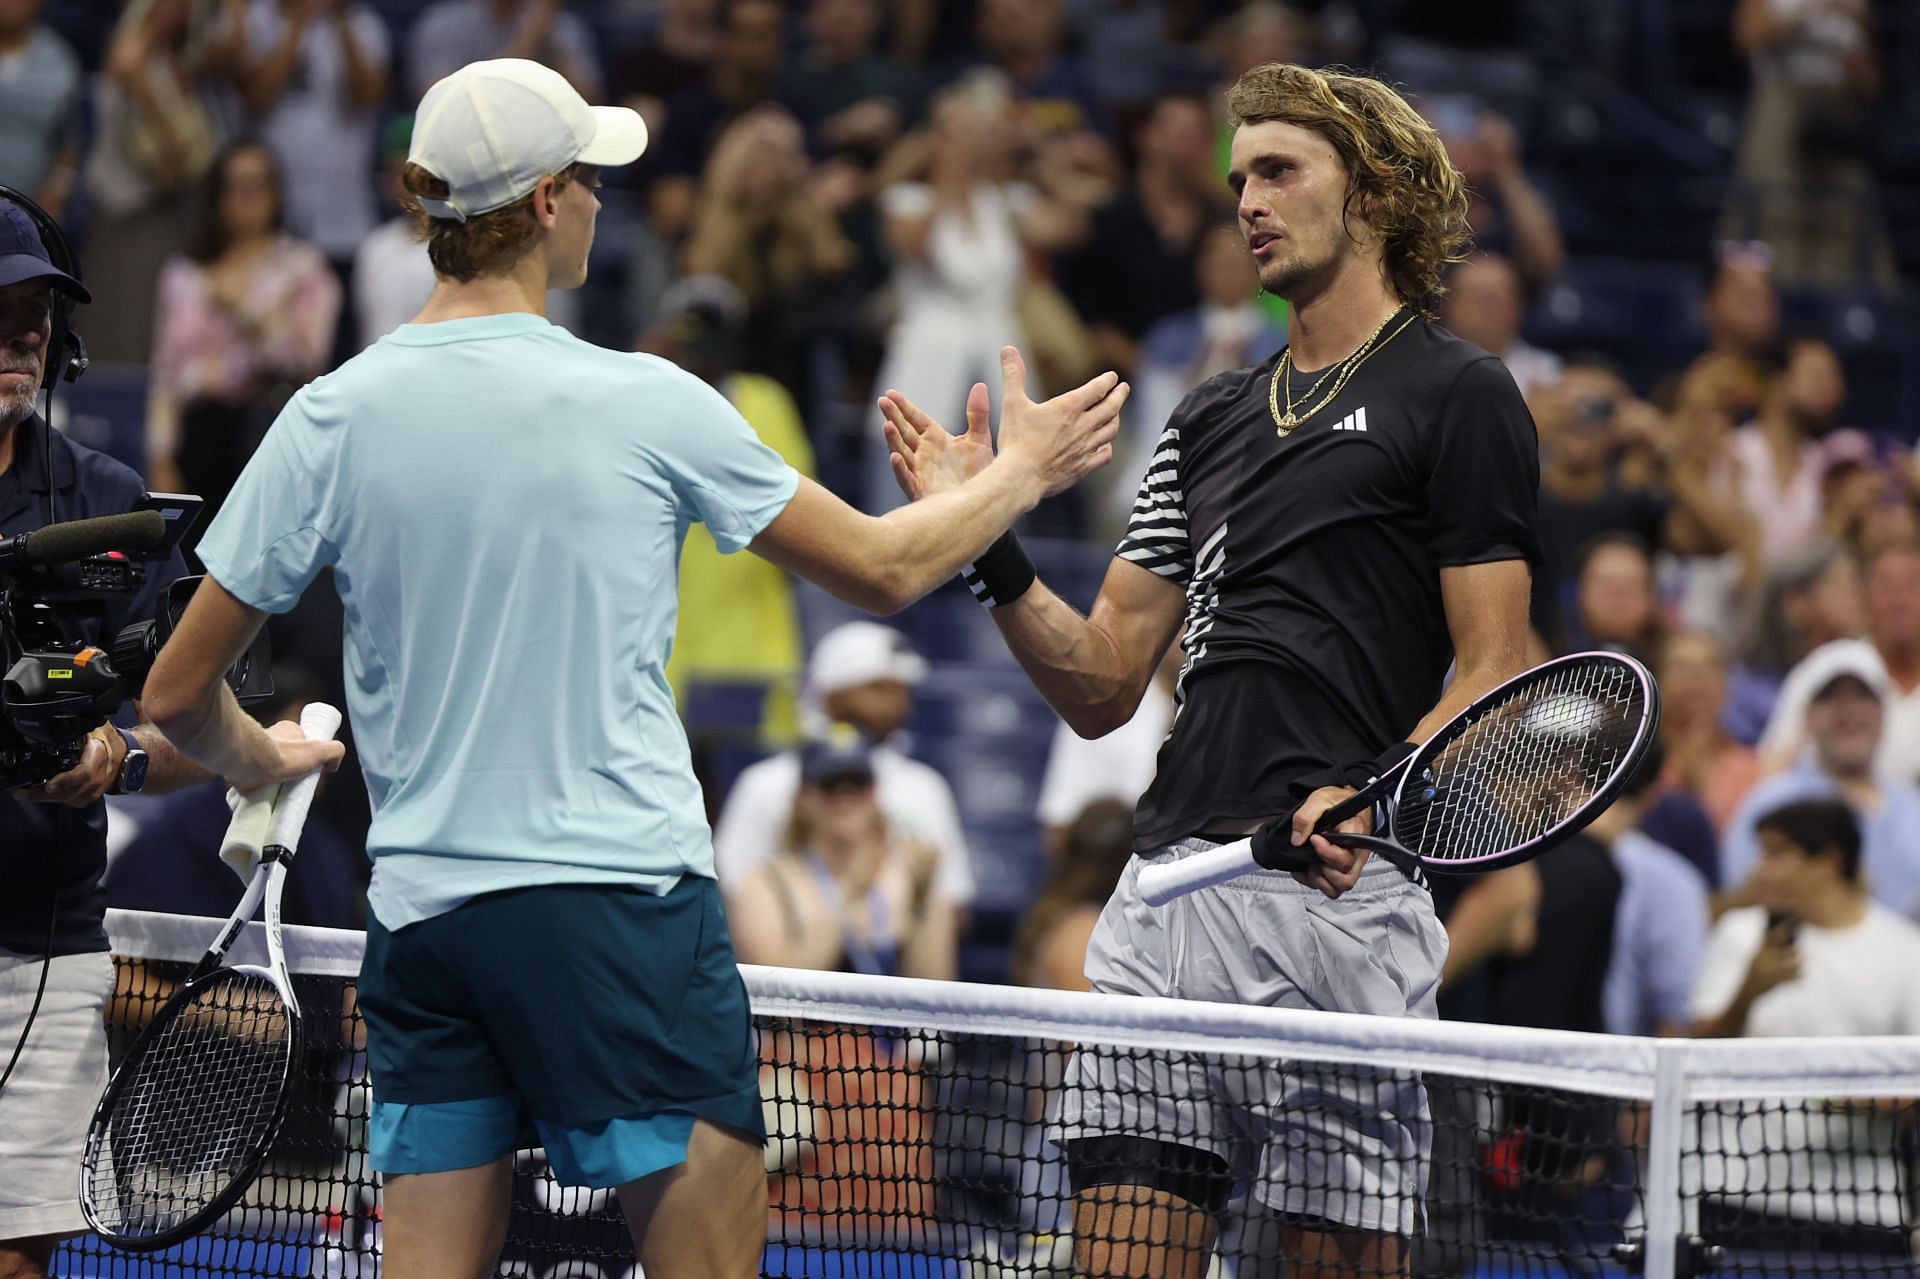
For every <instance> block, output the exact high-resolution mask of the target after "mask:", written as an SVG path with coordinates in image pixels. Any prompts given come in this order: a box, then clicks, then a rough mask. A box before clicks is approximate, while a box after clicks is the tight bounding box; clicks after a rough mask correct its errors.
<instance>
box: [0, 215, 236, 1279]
mask: <svg viewBox="0 0 1920 1279" xmlns="http://www.w3.org/2000/svg"><path fill="white" fill-rule="evenodd" d="M56 290H57V291H58V292H59V293H61V294H63V295H65V297H67V298H71V299H73V300H74V301H77V302H86V301H89V300H90V299H89V297H88V294H87V290H86V288H85V286H83V285H82V284H81V283H80V282H79V281H78V280H76V279H74V278H73V277H72V276H70V275H68V274H67V273H66V272H64V271H62V270H60V269H59V268H57V267H55V266H54V264H53V261H52V259H51V258H50V257H49V256H48V253H47V249H46V246H45V244H43V243H42V241H41V238H40V233H39V231H38V229H37V228H36V227H35V226H34V223H33V221H32V220H31V219H30V218H29V217H28V216H27V215H26V213H25V212H24V211H22V210H21V209H20V207H19V206H17V205H15V204H14V203H13V202H12V201H10V200H7V199H4V198H0V536H5V537H12V536H14V535H16V534H19V533H27V532H31V531H33V530H34V529H37V528H40V527H42V526H43V525H45V524H47V523H49V522H50V521H49V510H50V509H57V511H58V514H59V517H60V519H61V520H76V519H84V518H88V517H91V516H96V515H118V514H120V513H122V512H124V511H127V510H129V509H131V508H132V507H133V505H134V504H135V503H136V502H138V501H139V500H140V499H141V498H142V497H144V496H145V492H146V490H145V487H144V486H143V485H142V484H141V482H140V477H139V476H138V475H135V474H134V473H133V472H132V471H130V470H128V469H127V468H126V467H125V466H122V465H121V464H120V463H118V462H116V461H114V460H113V459H111V458H109V457H106V456H104V455H102V454H99V453H95V452H94V451H93V450H91V449H87V448H82V447H81V446H80V445H78V444H74V443H72V442H71V441H69V440H68V439H67V438H66V437H65V436H63V435H61V434H59V433H58V432H56V431H54V430H52V429H51V428H50V427H48V425H47V423H46V420H45V419H44V418H42V417H41V416H40V415H39V414H38V413H37V412H35V409H34V399H35V396H36V395H37V394H38V393H39V391H40V388H41V386H42V384H43V383H47V384H51V383H52V381H53V380H54V379H55V377H56V376H57V375H58V371H59V363H60V361H62V360H64V359H65V358H66V352H65V350H64V349H62V350H55V349H53V345H54V325H53V314H54V305H55V302H56V299H55V296H54V294H55V291H56ZM48 449H51V450H52V454H51V460H52V466H53V489H54V491H53V492H49V491H48V485H47V463H48V453H47V450H48ZM185 572H186V569H185V566H184V565H183V564H182V562H181V559H180V553H179V552H178V551H175V552H174V553H173V556H172V558H171V559H169V560H168V561H167V562H166V563H164V564H155V565H153V566H151V567H150V569H149V573H148V581H147V584H146V586H145V587H144V588H142V589H141V590H140V591H138V592H136V593H133V594H130V595H128V596H126V597H125V598H124V600H123V601H118V603H119V605H120V606H119V607H118V608H117V609H114V610H110V612H109V615H108V616H107V617H106V618H105V619H104V620H94V621H89V622H87V623H86V624H85V626H84V630H85V638H86V639H87V640H88V641H89V642H91V643H94V644H98V645H101V646H102V647H105V646H106V645H108V644H110V643H111V642H112V637H113V636H114V635H115V634H116V633H118V631H119V628H120V627H122V626H123V625H126V624H127V623H130V622H135V621H139V620H142V619H145V618H149V617H152V616H153V613H154V604H155V601H156V599H157V598H158V597H159V593H160V592H161V591H162V590H163V589H164V588H165V587H166V586H167V584H168V583H170V582H171V581H172V580H173V579H174V578H176V577H179V576H182V575H183V574H184V573H185ZM76 638H77V637H76ZM209 776H210V774H209V773H208V772H207V771H206V770H205V769H202V768H200V767H199V766H197V765H195V764H193V763H191V762H190V761H188V760H187V759H185V758H184V757H182V756H181V755H179V754H178V753H177V752H175V751H174V750H173V749H172V748H170V747H169V746H168V745H167V742H166V739H165V738H163V737H161V736H160V733H159V731H158V730H157V729H155V728H154V727H153V726H152V725H151V724H148V723H144V722H143V723H141V724H140V725H139V726H138V727H136V728H134V729H132V730H130V731H129V730H125V729H120V728H116V727H114V726H113V725H112V724H103V725H101V726H100V727H99V728H97V729H95V730H94V731H93V732H92V733H91V734H89V735H88V737H87V740H86V745H85V749H84V751H83V753H82V754H81V756H80V761H79V763H77V764H75V765H74V766H73V767H72V768H70V769H68V770H66V771H65V772H62V773H60V774H58V775H57V776H54V777H52V778H50V779H48V780H47V782H46V783H45V784H43V785H40V786H33V787H25V788H21V789H17V790H13V791H10V792H4V793H0V885H4V888H3V889H0V1074H4V1073H5V1071H6V1068H7V1062H8V1060H9V1059H10V1058H13V1056H14V1053H15V1051H16V1045H17V1046H18V1052H19V1056H18V1058H17V1060H15V1061H14V1062H13V1069H12V1074H11V1076H9V1077H8V1078H7V1079H6V1082H5V1084H4V1085H3V1086H0V1279H39V1277H40V1276H42V1275H44V1274H45V1273H46V1268H47V1263H48V1259H49V1258H50V1257H51V1256H52V1254H53V1246H54V1243H55V1241H56V1240H57V1239H59V1238H60V1237H61V1236H63V1235H67V1234H72V1233H74V1232H77V1231H79V1230H83V1229H85V1226H86V1223H85V1221H84V1220H83V1219H82V1218H81V1216H80V1208H79V1203H78V1197H77V1195H76V1194H75V1187H76V1185H77V1184H78V1178H79V1169H80V1154H81V1147H82V1145H83V1143H84V1142H85V1139H86V1134H87V1121H88V1118H89V1117H90V1116H91V1115H92V1113H93V1107H94V1104H95V1102H97V1101H98V1100H99V1097H100V1093H101V1090H102V1089H104V1088H105V1087H106V1083H107V1038H106V1029H105V1024H104V1021H103V1019H102V1012H103V1010H104V1009H105V1007H106V1004H107V997H108V995H109V994H110V993H111V992H112V990H113V983H114V977H113V964H112V961H111V960H110V959H109V958H108V956H107V934H106V928H105V919H106V893H105V891H104V890H103V889H102V886H101V879H102V876H103V875H104V874H105V872H106V866H107V853H106V837H107V813H106V805H105V804H103V803H101V802H100V797H101V796H103V795H108V794H113V793H116V792H122V793H124V792H131V791H141V790H144V791H146V792H149V793H152V792H156V791H162V790H170V789H173V788H175V787H178V786H183V785H187V784H189V783H192V782H196V781H201V780H204V779H205V778H207V777H209ZM209 855H211V850H209ZM43 965H44V967H43ZM43 977H44V990H42V979H43ZM36 997H37V998H38V1001H39V1007H38V1009H37V1011H36V1010H35V1009H34V1004H35V1000H36ZM30 1019H31V1020H30Z"/></svg>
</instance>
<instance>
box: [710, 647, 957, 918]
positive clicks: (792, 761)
mask: <svg viewBox="0 0 1920 1279" xmlns="http://www.w3.org/2000/svg"><path fill="white" fill-rule="evenodd" d="M926 674H927V663H926V659H924V658H922V657H921V656H920V655H919V654H918V653H915V652H914V651H913V649H912V648H911V647H910V646H909V645H908V644H907V641H906V637H905V636H903V635H901V634H900V632H898V631H896V630H894V629H892V628H891V627H887V626H881V625H880V624H879V623H877V622H867V621H856V622H847V623H845V624H844V625H841V626H838V627H835V628H834V629H833V630H831V631H828V632H827V633H826V634H825V635H823V636H821V637H820V640H819V642H818V643H816V644H815V645H814V646H813V652H812V653H811V654H810V655H809V657H808V661H807V681H806V690H805V692H806V696H807V699H808V701H809V702H810V704H811V705H810V708H809V709H812V710H814V711H817V712H818V714H819V715H820V716H822V717H824V718H825V719H826V720H829V721H833V722H837V723H846V724H851V725H853V726H854V727H855V728H857V729H859V730H860V731H861V732H863V733H865V734H866V735H867V739H868V740H869V741H871V742H873V743H875V747H874V752H873V771H874V780H875V783H876V798H877V799H878V801H879V804H880V808H881V810H882V811H883V812H885V813H886V815H887V823H888V826H889V828H890V829H892V830H894V831H896V832H898V833H899V834H901V835H902V836H905V837H909V838H912V839H915V840H918V841H919V842H921V843H924V844H927V845H928V846H930V847H931V848H932V849H933V850H934V853H935V854H936V855H937V857H938V859H939V866H940V870H939V875H938V880H937V882H938V886H939V889H940V893H941V895H942V896H943V897H945V898H946V899H947V900H948V901H950V902H952V903H953V904H954V905H955V906H956V907H965V906H966V905H967V904H968V903H969V902H971V901H972V900H973V891H974V889H973V867H972V864H971V863H970V862H969V861H968V858H967V846H966V841H965V840H964V839H963V838H962V837H961V834H960V811H959V806H958V805H957V804H956V803H955V802H954V798H953V787H952V786H950V785H948V784H947V779H946V778H944V777H942V776H940V774H939V773H936V772H935V771H934V770H933V769H931V768H929V767H928V766H927V765H925V764H922V763H920V762H919V761H918V760H914V759H909V758H908V757H907V756H906V755H905V754H903V753H902V752H901V751H900V750H899V749H898V748H897V747H896V746H894V745H889V739H893V738H894V737H895V735H896V734H898V733H899V732H900V730H901V729H902V728H904V727H905V726H906V723H907V720H908V719H909V718H911V716H912V714H913V686H914V685H915V684H918V683H919V682H920V681H921V680H923V679H925V678H926ZM799 787H800V753H799V752H798V751H785V752H782V753H781V754H779V755H775V756H773V757H772V758H771V759H764V760H761V761H760V762H759V763H757V764H755V765H753V766H752V767H751V768H749V769H747V770H746V771H745V772H743V773H741V774H740V777H739V779H738V780H737V781H735V782H734V784H733V790H732V791H731V792H730V793H729V794H728V795H727V802H726V804H725V805H724V806H723V807H722V808H721V810H720V820H719V821H718V822H717V823H715V826H714V832H713V857H714V866H715V868H716V870H717V872H718V875H719V878H720V882H721V883H722V884H730V883H737V882H739V881H740V880H741V879H742V878H743V877H744V876H745V875H746V874H747V873H748V872H749V871H751V870H752V869H753V867H754V866H756V865H757V864H759V863H760V862H762V861H764V860H766V859H767V858H768V857H770V856H772V855H773V853H774V852H776V851H777V850H778V849H779V848H780V847H781V846H782V843H783V840H784V832H785V831H786V829H787V822H788V819H789V818H790V817H791V815H792V813H793V802H794V800H793V797H794V795H795V793H796V792H797V791H798V790H799Z"/></svg>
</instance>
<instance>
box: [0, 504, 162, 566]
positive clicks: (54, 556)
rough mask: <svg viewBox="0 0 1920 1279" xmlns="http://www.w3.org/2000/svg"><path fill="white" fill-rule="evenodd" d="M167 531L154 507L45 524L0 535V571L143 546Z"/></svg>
mask: <svg viewBox="0 0 1920 1279" xmlns="http://www.w3.org/2000/svg"><path fill="white" fill-rule="evenodd" d="M166 535H167V521H166V519H165V517H163V516H162V515H161V514H160V512H158V511H129V512H128V513H127V514H125V515H102V516H99V517H97V518H95V519H90V520H68V521H66V522H65V523H61V524H49V525H47V526H46V527H45V528H40V529H35V530H34V531H33V532H31V533H21V534H18V535H17V536H14V537H9V538H5V539H0V573H8V572H15V571H18V570H20V569H29V568H43V567H45V566H46V565H48V564H66V563H68V562H70V561H72V560H83V559H86V558H87V557H88V556H89V555H100V554H103V553H104V552H107V551H128V550H133V551H137V550H144V549H145V548H147V547H149V546H153V545H155V544H157V543H158V542H160V541H161V539H163V538H164V537H166Z"/></svg>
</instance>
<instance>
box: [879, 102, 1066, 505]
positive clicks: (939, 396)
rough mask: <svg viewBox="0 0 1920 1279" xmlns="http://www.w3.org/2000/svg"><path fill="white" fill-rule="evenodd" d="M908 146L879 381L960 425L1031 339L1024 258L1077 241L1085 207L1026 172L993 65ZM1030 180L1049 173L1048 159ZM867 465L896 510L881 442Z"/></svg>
mask: <svg viewBox="0 0 1920 1279" xmlns="http://www.w3.org/2000/svg"><path fill="white" fill-rule="evenodd" d="M901 146H902V148H903V149H907V150H910V151H911V152H913V153H914V154H915V156H916V158H915V159H914V160H912V161H909V164H910V166H911V169H912V171H913V178H912V179H911V180H906V181H899V182H895V183H893V184H892V185H890V186H888V187H887V188H886V189H885V190H884V191H883V192H882V193H881V197H880V207H881V210H882V213H883V214H884V216H885V230H886V240H887V245H888V247H889V248H890V249H891V250H892V252H893V256H894V262H895V267H894V294H895V300H896V303H897V306H898V313H897V317H896V319H895V320H894V324H893V328H892V331H891V333H890V335H889V337H888V341H887V353H886V357H885V360H884V362H883V363H882V365H881V370H880V378H879V384H880V386H881V387H882V388H888V387H902V386H904V387H913V388H915V391H914V394H915V399H916V401H917V402H918V403H920V404H922V405H924V406H926V408H927V410H928V412H929V413H932V414H933V415H934V416H935V418H936V420H940V421H949V422H955V421H961V420H963V419H964V417H965V412H964V409H965V405H966V402H967V397H968V394H969V388H970V387H971V386H972V385H973V384H974V382H975V381H976V380H977V379H979V378H981V377H984V376H986V374H987V372H988V371H989V370H991V369H993V368H994V367H995V366H996V365H997V363H998V361H999V359H1000V348H1001V347H1002V346H1005V345H1007V344H1008V343H1017V342H1018V341H1019V340H1020V339H1021V338H1022V336H1023V334H1022V330H1021V326H1020V321H1019V317H1018V314H1017V309H1016V308H1017V306H1018V303H1019V299H1020V293H1021V288H1022V286H1023V285H1024V283H1025V281H1026V275H1027V254H1028V253H1029V252H1031V251H1034V250H1040V251H1052V250H1057V249H1060V248H1062V247H1064V246H1066V245H1068V244H1071V243H1073V242H1075V241H1076V240H1077V239H1078V238H1079V237H1080V235H1081V234H1082V233H1083V229H1084V226H1085V219H1086V210H1085V209H1084V208H1083V207H1080V206H1078V205H1075V204H1073V203H1072V202H1071V201H1070V200H1068V199H1066V198H1063V197H1061V196H1059V195H1057V194H1050V193H1048V192H1046V191H1044V190H1042V189H1039V188H1036V187H1035V186H1032V185H1029V184H1028V183H1027V182H1024V181H1020V180H1019V178H1018V175H1017V173H1016V164H1017V160H1018V157H1019V149H1020V146H1021V140H1020V135H1019V132H1018V127H1017V121H1016V119H1015V116H1014V103H1013V99H1012V96H1011V93H1010V90H1009V88H1008V85H1007V83H1006V81H1005V80H1004V79H1003V78H1001V77H1000V76H999V75H997V74H996V73H992V72H981V73H976V74H975V75H972V76H970V77H968V78H967V79H965V80H963V81H961V82H960V83H959V84H957V85H955V86H954V87H952V88H950V89H948V90H946V91H945V92H944V93H942V94H941V95H940V96H939V98H938V99H937V100H936V101H935V104H934V107H933V116H932V123H931V126H930V129H929V130H928V132H927V133H926V134H925V135H924V136H921V137H918V138H909V139H908V140H907V141H906V142H903V143H902V144H901ZM1034 176H1035V177H1036V178H1040V179H1042V180H1046V179H1047V178H1048V177H1049V174H1048V171H1047V169H1046V168H1045V166H1040V167H1038V168H1036V170H1035V172H1034ZM922 388H924V389H922ZM943 415H944V416H943ZM867 470H868V478H867V488H868V501H867V509H869V510H887V509H889V508H891V507H894V506H898V505H899V504H900V501H901V498H900V490H899V488H898V486H897V485H895V483H894V480H893V472H892V470H891V469H890V467H889V466H888V464H887V452H886V449H885V448H884V447H883V446H881V445H879V444H878V443H877V442H876V443H875V444H874V446H873V447H872V448H871V449H870V450H869V465H868V468H867Z"/></svg>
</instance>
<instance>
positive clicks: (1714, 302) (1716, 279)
mask: <svg viewBox="0 0 1920 1279" xmlns="http://www.w3.org/2000/svg"><path fill="white" fill-rule="evenodd" d="M1701 318H1702V320H1703V321H1704V323H1705V325H1706V329H1707V350H1706V352H1705V354H1703V355H1702V356H1700V358H1698V359H1696V360H1695V361H1694V362H1693V363H1692V364H1691V365H1689V366H1688V369H1687V372H1693V371H1695V370H1698V369H1702V368H1718V369H1720V370H1722V371H1723V373H1724V374H1725V376H1726V385H1725V387H1724V388H1723V390H1724V394H1725V395H1726V397H1727V407H1728V408H1729V409H1730V410H1731V411H1732V413H1733V415H1734V418H1735V420H1736V421H1740V422H1744V421H1747V420H1748V419H1749V418H1751V417H1752V416H1753V415H1754V414H1756V413H1758V412H1759V411H1760V402H1761V398H1762V395H1763V394H1764V392H1765V390H1766V367H1765V366H1766V362H1767V359H1768V357H1769V355H1771V354H1772V352H1773V351H1774V350H1775V349H1776V347H1777V345H1778V343H1779V338H1780V294H1779V292H1778V291H1777V290H1776V289H1775V288H1774V284H1773V252H1772V250H1770V249H1769V248H1767V246H1766V245H1764V244H1760V243H1757V242H1755V241H1750V240H1746V241H1732V240H1730V241H1724V242H1722V243H1721V244H1720V245H1719V246H1717V248H1716V249H1715V251H1714V254H1713V257H1712V259H1711V261H1710V262H1709V264H1708V268H1707V287H1706V296H1705V299H1704V302H1703V304H1702V308H1701ZM1655 398H1656V399H1662V397H1661V396H1660V395H1659V394H1658V393H1656V395H1655ZM1663 402H1664V401H1663Z"/></svg>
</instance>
